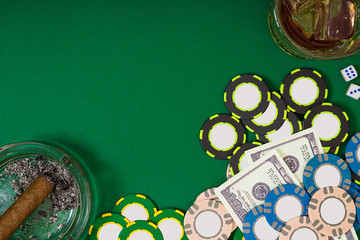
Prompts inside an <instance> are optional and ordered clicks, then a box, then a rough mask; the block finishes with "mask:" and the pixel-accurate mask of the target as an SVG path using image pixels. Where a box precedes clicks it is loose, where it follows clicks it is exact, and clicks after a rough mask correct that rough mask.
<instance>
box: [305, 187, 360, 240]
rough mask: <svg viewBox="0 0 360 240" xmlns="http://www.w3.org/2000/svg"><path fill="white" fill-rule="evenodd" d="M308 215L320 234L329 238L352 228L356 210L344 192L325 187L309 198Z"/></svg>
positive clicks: (337, 188) (335, 188) (349, 197)
mask: <svg viewBox="0 0 360 240" xmlns="http://www.w3.org/2000/svg"><path fill="white" fill-rule="evenodd" d="M335 209H336V211H334V210H335ZM308 215H309V218H310V221H311V223H312V224H313V225H314V227H315V229H316V230H317V231H319V232H320V233H322V234H324V235H327V236H330V237H331V236H340V235H343V234H344V233H346V232H347V231H349V230H350V229H351V228H352V226H353V224H354V221H355V219H356V209H355V204H354V202H353V200H352V199H351V196H350V195H349V194H348V193H347V192H346V191H345V190H343V189H341V188H339V187H325V188H321V189H320V190H318V191H317V192H316V193H315V194H314V195H313V196H312V197H311V199H310V204H309V207H308Z"/></svg>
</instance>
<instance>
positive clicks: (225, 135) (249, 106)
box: [200, 68, 349, 177]
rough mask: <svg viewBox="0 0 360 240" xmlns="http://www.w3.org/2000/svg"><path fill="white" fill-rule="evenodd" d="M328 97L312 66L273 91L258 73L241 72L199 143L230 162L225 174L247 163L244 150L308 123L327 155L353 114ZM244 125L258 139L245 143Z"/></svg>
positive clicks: (343, 135)
mask: <svg viewBox="0 0 360 240" xmlns="http://www.w3.org/2000/svg"><path fill="white" fill-rule="evenodd" d="M327 97H328V89H327V85H326V83H325V80H324V78H323V77H322V75H321V74H320V73H319V72H318V71H316V70H313V69H307V68H301V69H295V70H293V71H291V72H290V73H289V74H288V75H287V76H286V77H285V78H284V80H283V81H282V83H281V86H280V91H279V93H278V92H275V91H270V90H269V88H268V86H267V84H266V83H265V82H264V80H263V78H261V77H260V76H258V75H255V74H242V75H238V76H236V77H234V78H233V79H232V80H231V81H230V82H229V83H228V85H227V86H226V89H225V92H224V103H225V106H226V108H227V110H228V111H229V113H219V114H215V115H213V116H211V117H210V118H208V119H207V120H206V121H205V123H204V124H203V126H202V127H201V130H200V143H201V146H202V147H203V149H204V151H205V152H206V153H207V154H208V155H209V156H210V157H212V158H216V159H223V160H226V159H229V160H230V163H229V167H228V171H227V177H230V176H234V175H235V174H236V173H238V172H240V171H241V169H244V168H245V167H246V166H247V165H248V164H249V163H248V162H247V160H246V159H245V157H244V152H245V151H246V150H248V149H250V148H253V147H256V146H259V145H261V144H263V143H267V142H271V141H276V140H279V139H282V138H285V137H289V136H291V135H292V134H294V133H296V132H299V131H301V130H303V129H307V128H310V127H314V128H315V130H316V132H317V134H318V136H319V138H320V140H321V143H322V146H323V147H324V151H325V153H333V154H337V153H338V151H339V147H340V145H341V144H342V143H344V142H345V141H346V139H347V137H348V132H349V118H348V115H347V114H346V112H345V111H344V110H342V109H341V108H340V107H339V106H337V105H335V104H331V103H328V102H325V100H326V99H327ZM244 126H245V127H244ZM245 129H248V131H249V132H252V133H254V134H255V136H256V138H257V141H255V142H249V143H247V142H246V139H247V135H246V131H245ZM229 173H230V174H229Z"/></svg>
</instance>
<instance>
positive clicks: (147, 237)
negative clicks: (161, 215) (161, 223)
mask: <svg viewBox="0 0 360 240" xmlns="http://www.w3.org/2000/svg"><path fill="white" fill-rule="evenodd" d="M119 239H121V240H122V239H124V240H125V239H126V240H163V239H164V238H163V235H162V233H161V231H160V229H159V228H158V227H157V226H156V225H155V224H154V223H152V222H148V221H144V220H136V221H134V222H130V223H128V224H127V225H126V228H124V229H123V230H122V231H121V233H120V238H119Z"/></svg>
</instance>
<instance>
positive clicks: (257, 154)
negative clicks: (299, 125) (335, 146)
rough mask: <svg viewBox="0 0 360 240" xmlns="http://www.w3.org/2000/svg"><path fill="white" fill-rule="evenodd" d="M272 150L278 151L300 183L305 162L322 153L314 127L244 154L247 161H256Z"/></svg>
mask: <svg viewBox="0 0 360 240" xmlns="http://www.w3.org/2000/svg"><path fill="white" fill-rule="evenodd" d="M272 150H277V151H278V153H279V154H280V156H281V157H282V158H283V159H284V161H285V163H286V164H287V165H288V167H289V168H290V169H291V171H292V172H293V173H294V175H295V177H296V178H297V179H298V180H299V182H300V183H303V173H304V168H305V166H306V163H307V162H308V161H309V160H310V159H311V158H313V157H314V156H316V155H318V154H322V153H324V149H323V147H322V145H321V142H320V139H319V137H318V135H317V133H316V132H315V129H314V128H309V129H306V130H303V131H301V132H298V133H296V134H294V135H291V136H290V137H287V138H284V139H281V140H279V141H275V142H270V143H267V144H264V145H261V146H259V147H256V148H252V149H250V150H248V151H245V156H246V158H247V159H248V161H249V162H251V161H252V162H256V161H258V160H259V159H260V158H261V156H263V155H264V154H266V153H268V152H269V151H272Z"/></svg>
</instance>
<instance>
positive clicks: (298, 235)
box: [279, 216, 329, 240]
mask: <svg viewBox="0 0 360 240" xmlns="http://www.w3.org/2000/svg"><path fill="white" fill-rule="evenodd" d="M298 239H301V240H303V239H306V240H329V237H328V236H325V235H323V234H320V233H319V232H318V231H316V230H315V228H314V226H313V225H312V224H311V222H310V219H309V217H308V216H299V217H296V218H293V219H291V220H290V221H288V222H287V223H286V224H285V225H284V227H283V228H282V230H281V233H280V236H279V240H298Z"/></svg>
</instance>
